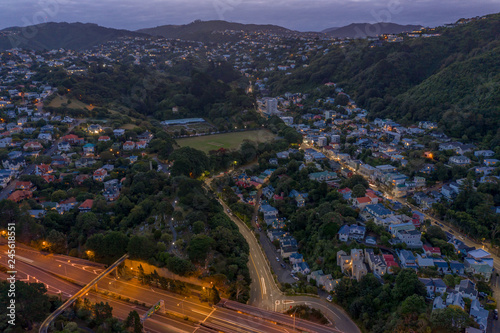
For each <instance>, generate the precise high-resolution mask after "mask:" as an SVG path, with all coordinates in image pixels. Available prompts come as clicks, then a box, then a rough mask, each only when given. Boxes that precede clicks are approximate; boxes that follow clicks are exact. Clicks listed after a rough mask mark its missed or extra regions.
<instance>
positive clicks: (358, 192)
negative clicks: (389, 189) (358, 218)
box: [352, 184, 366, 198]
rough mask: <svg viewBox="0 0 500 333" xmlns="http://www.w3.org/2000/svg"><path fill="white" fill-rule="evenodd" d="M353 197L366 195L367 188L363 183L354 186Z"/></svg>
mask: <svg viewBox="0 0 500 333" xmlns="http://www.w3.org/2000/svg"><path fill="white" fill-rule="evenodd" d="M352 195H353V198H361V197H364V196H365V195H366V188H365V187H364V186H363V185H362V184H356V185H354V187H353V188H352Z"/></svg>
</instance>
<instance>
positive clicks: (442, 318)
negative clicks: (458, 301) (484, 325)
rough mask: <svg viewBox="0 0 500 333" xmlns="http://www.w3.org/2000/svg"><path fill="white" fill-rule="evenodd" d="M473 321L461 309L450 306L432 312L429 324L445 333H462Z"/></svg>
mask: <svg viewBox="0 0 500 333" xmlns="http://www.w3.org/2000/svg"><path fill="white" fill-rule="evenodd" d="M471 322H473V320H472V319H471V318H470V317H469V315H468V314H467V313H465V312H464V311H463V310H462V309H461V308H459V307H458V306H455V305H450V306H448V307H446V308H444V309H438V310H434V311H432V314H431V323H432V326H434V327H435V328H442V329H446V330H447V332H462V331H463V330H464V329H465V328H466V327H467V326H469V325H471Z"/></svg>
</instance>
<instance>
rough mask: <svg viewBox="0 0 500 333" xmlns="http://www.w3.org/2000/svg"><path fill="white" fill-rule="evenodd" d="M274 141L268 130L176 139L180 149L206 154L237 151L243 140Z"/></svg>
mask: <svg viewBox="0 0 500 333" xmlns="http://www.w3.org/2000/svg"><path fill="white" fill-rule="evenodd" d="M272 139H274V134H273V133H272V132H271V131H268V130H258V131H245V132H234V133H224V134H214V135H205V136H196V137H192V138H183V139H177V140H176V141H177V144H178V145H179V146H180V147H186V146H188V147H191V148H196V149H199V150H202V151H204V152H206V153H208V152H209V151H210V150H217V149H219V148H225V149H237V148H238V147H239V146H240V145H241V143H242V142H243V141H244V140H251V141H255V142H266V141H270V140H272Z"/></svg>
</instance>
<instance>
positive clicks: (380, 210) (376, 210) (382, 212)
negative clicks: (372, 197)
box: [364, 204, 393, 224]
mask: <svg viewBox="0 0 500 333" xmlns="http://www.w3.org/2000/svg"><path fill="white" fill-rule="evenodd" d="M364 211H366V212H367V213H368V214H369V215H370V216H371V217H372V218H373V219H374V220H375V223H377V224H380V221H381V220H382V219H384V218H386V217H389V216H390V215H392V214H393V213H392V211H391V210H389V209H387V208H385V207H384V206H382V205H381V204H376V205H367V206H366V207H365V209H364Z"/></svg>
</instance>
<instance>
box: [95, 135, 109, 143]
mask: <svg viewBox="0 0 500 333" xmlns="http://www.w3.org/2000/svg"><path fill="white" fill-rule="evenodd" d="M110 140H111V138H110V137H109V136H106V135H103V136H100V137H99V139H97V141H98V142H108V141H110Z"/></svg>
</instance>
